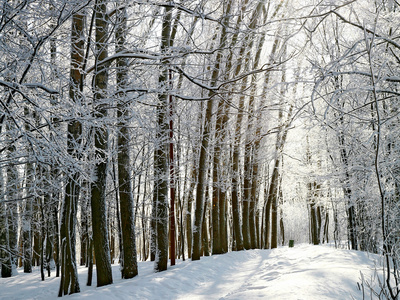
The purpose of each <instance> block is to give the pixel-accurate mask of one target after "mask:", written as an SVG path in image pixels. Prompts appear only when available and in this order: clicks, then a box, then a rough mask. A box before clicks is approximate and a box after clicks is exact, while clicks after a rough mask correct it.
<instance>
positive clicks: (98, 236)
mask: <svg viewBox="0 0 400 300" xmlns="http://www.w3.org/2000/svg"><path fill="white" fill-rule="evenodd" d="M106 4H107V1H103V0H99V1H97V2H96V5H95V25H96V34H95V36H96V37H95V40H96V45H95V49H96V57H95V59H96V62H99V61H103V60H105V59H106V58H107V56H108V53H107V42H108V38H109V36H108V29H107V26H108V22H107V5H106ZM96 65H97V68H96V70H95V74H94V79H93V88H94V105H95V108H94V117H95V118H98V119H99V121H100V122H101V121H102V119H103V118H105V117H106V116H107V107H106V104H105V103H103V102H104V99H105V98H106V92H107V86H108V70H107V68H108V66H107V64H102V65H98V64H96ZM93 131H94V147H95V152H96V153H95V156H96V158H97V162H96V165H95V174H96V177H95V178H96V180H95V181H94V182H93V183H92V187H91V207H92V228H93V246H94V247H93V248H94V253H95V257H96V270H97V273H96V274H97V276H96V277H97V286H98V287H100V286H104V285H108V284H111V283H112V282H113V279H112V270H111V258H110V246H109V241H108V232H107V228H108V227H107V205H106V186H107V182H106V179H107V171H108V164H107V157H106V151H107V148H108V132H107V128H106V125H103V126H101V127H97V128H93Z"/></svg>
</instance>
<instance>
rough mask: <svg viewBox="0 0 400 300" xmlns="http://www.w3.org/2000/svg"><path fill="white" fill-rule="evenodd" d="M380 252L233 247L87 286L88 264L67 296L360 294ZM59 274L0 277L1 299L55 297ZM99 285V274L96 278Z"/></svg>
mask: <svg viewBox="0 0 400 300" xmlns="http://www.w3.org/2000/svg"><path fill="white" fill-rule="evenodd" d="M374 258H375V259H376V258H377V257H376V256H374V255H368V254H367V253H363V252H356V251H347V250H337V249H335V248H332V247H327V246H311V245H299V246H296V247H295V248H287V247H282V248H278V249H274V250H251V251H241V252H231V253H228V254H225V255H218V256H211V257H202V258H201V260H200V261H195V262H192V261H186V262H181V261H177V265H176V266H174V267H169V269H168V271H166V272H162V273H153V271H152V267H153V264H152V263H151V262H144V263H143V262H142V263H139V276H138V277H136V278H134V279H131V280H122V279H120V273H119V270H118V266H114V267H113V271H114V284H113V285H109V286H105V287H102V288H95V287H86V286H85V285H84V284H85V282H86V273H87V271H86V269H84V268H80V269H79V278H80V282H81V290H82V292H81V293H80V294H76V295H72V296H68V297H66V298H65V299H95V300H106V299H124V300H125V299H190V300H196V299H199V300H200V299H206V300H212V299H220V300H232V299H245V300H252V299H273V300H274V299H283V300H288V299H293V300H300V299H301V300H312V299H318V300H323V299H353V298H352V297H354V299H362V296H361V292H360V291H359V290H358V288H357V282H359V281H360V280H359V278H360V271H362V272H363V273H364V274H365V275H366V277H367V278H368V277H370V276H371V275H372V274H373V270H372V269H373V268H374V260H373V259H374ZM58 284H59V279H58V278H54V277H51V278H46V281H45V282H41V281H40V275H39V273H38V270H35V273H34V274H23V273H20V274H19V275H17V276H15V277H12V278H8V279H1V278H0V299H7V300H11V299H57V291H58ZM94 284H95V277H94Z"/></svg>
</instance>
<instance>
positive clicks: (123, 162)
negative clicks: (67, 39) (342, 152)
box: [115, 3, 140, 279]
mask: <svg viewBox="0 0 400 300" xmlns="http://www.w3.org/2000/svg"><path fill="white" fill-rule="evenodd" d="M123 4H124V5H125V4H126V3H123ZM117 14H118V16H117V29H116V33H115V38H116V42H117V49H116V52H117V53H119V52H122V51H124V50H125V43H126V31H127V15H126V7H125V6H123V7H121V8H120V9H119V10H118V12H117ZM127 68H128V60H127V59H126V58H119V59H118V60H117V87H118V88H120V89H121V90H122V91H123V90H124V89H126V87H127V84H128V73H127ZM119 95H120V97H122V99H121V102H122V104H121V103H118V121H119V126H118V127H119V132H118V188H119V201H120V211H121V230H122V251H123V254H122V257H123V261H122V262H121V264H122V268H121V275H122V278H126V279H129V278H133V277H135V276H136V275H137V274H138V269H137V254H136V236H135V216H134V212H133V201H134V200H133V194H132V190H131V189H132V188H131V182H130V177H131V176H130V172H129V169H130V168H129V166H130V165H131V163H130V159H129V140H130V134H129V129H128V128H129V125H128V124H127V122H128V120H129V113H128V112H129V109H128V107H125V105H124V104H123V103H125V99H124V98H123V96H124V93H123V92H121V93H120V94H119ZM139 184H140V183H139ZM117 213H118V212H117Z"/></svg>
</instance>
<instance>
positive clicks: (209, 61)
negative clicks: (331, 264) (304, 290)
mask: <svg viewBox="0 0 400 300" xmlns="http://www.w3.org/2000/svg"><path fill="white" fill-rule="evenodd" d="M399 9H400V2H399V1H397V0H304V1H294V0H280V1H278V0H275V1H274V0H224V1H219V0H175V1H168V0H110V1H106V0H68V1H67V0H11V1H10V0H8V1H7V0H0V54H1V55H0V263H1V277H2V278H6V277H11V276H14V275H13V270H15V269H16V268H23V272H25V273H30V272H32V268H33V267H40V270H41V272H40V273H41V279H42V280H45V278H46V276H57V277H60V286H59V291H58V295H59V296H60V297H61V296H63V295H68V294H73V293H78V292H79V291H80V286H79V281H78V273H77V267H78V265H81V266H86V267H87V270H88V280H87V284H88V285H91V284H92V275H91V274H92V272H93V268H94V266H95V268H96V270H97V276H96V281H97V282H96V284H97V286H98V287H100V286H104V285H108V284H112V283H113V276H112V270H111V265H112V264H114V263H119V264H120V266H121V277H122V278H124V279H129V278H133V277H135V276H136V275H138V268H137V263H138V261H148V260H149V261H154V272H162V271H165V270H167V268H168V265H169V264H170V265H174V264H175V260H176V259H182V260H185V259H191V260H193V261H195V260H200V258H201V257H203V256H210V255H218V254H225V253H228V252H231V251H241V250H245V249H273V248H277V247H278V246H281V245H288V244H289V242H291V243H293V241H294V242H295V243H310V244H314V245H319V244H323V243H333V244H334V245H335V246H336V247H343V248H348V249H352V250H361V251H367V252H371V253H376V254H380V255H382V256H383V257H384V259H385V265H384V268H383V271H382V270H380V271H379V272H383V275H384V278H385V280H384V282H382V285H381V288H382V290H383V291H384V293H385V295H386V296H387V298H388V299H397V298H398V297H400V296H399V295H400V287H399V286H398V280H400V273H399V270H398V263H399V262H400V260H399V259H400V225H399V224H400V223H399V217H400V203H399V200H400V181H399V180H400V158H399V156H398V155H399V153H400V149H399V147H400V127H399V121H400V115H399V107H398V106H397V105H399V102H400V90H399V89H400V85H399V84H400V71H396V65H397V66H398V67H399V65H400V28H399V27H400V14H399ZM0 280H1V279H0Z"/></svg>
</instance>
